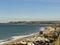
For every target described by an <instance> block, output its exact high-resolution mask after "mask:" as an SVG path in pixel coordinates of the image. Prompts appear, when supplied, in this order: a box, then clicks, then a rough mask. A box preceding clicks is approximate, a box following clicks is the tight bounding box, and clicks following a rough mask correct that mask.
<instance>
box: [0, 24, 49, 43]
mask: <svg viewBox="0 0 60 45" xmlns="http://www.w3.org/2000/svg"><path fill="white" fill-rule="evenodd" d="M47 26H50V24H4V23H1V24H0V43H1V42H4V41H8V40H11V39H13V38H16V37H18V36H26V35H30V34H33V33H36V32H39V31H41V30H43V29H44V27H47Z"/></svg>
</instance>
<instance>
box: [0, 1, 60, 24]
mask: <svg viewBox="0 0 60 45" xmlns="http://www.w3.org/2000/svg"><path fill="white" fill-rule="evenodd" d="M41 20H42V21H45V20H60V0H0V23H5V22H9V21H41Z"/></svg>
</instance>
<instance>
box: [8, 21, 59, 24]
mask: <svg viewBox="0 0 60 45" xmlns="http://www.w3.org/2000/svg"><path fill="white" fill-rule="evenodd" d="M8 23H11V24H60V21H29V22H28V21H11V22H8Z"/></svg>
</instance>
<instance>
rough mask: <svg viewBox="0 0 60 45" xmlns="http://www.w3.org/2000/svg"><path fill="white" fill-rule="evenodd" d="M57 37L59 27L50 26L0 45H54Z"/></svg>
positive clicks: (59, 30)
mask: <svg viewBox="0 0 60 45" xmlns="http://www.w3.org/2000/svg"><path fill="white" fill-rule="evenodd" d="M59 35H60V25H52V26H49V27H46V28H45V29H44V31H40V32H38V33H36V34H33V35H30V36H27V37H23V38H20V39H17V40H14V41H10V42H7V43H4V44H2V45H55V41H56V40H57V39H58V37H59ZM59 40H60V39H59Z"/></svg>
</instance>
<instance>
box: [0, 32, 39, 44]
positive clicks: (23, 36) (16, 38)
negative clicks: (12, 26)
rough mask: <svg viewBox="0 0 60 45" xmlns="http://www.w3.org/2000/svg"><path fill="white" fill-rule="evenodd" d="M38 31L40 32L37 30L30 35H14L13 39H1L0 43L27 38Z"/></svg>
mask: <svg viewBox="0 0 60 45" xmlns="http://www.w3.org/2000/svg"><path fill="white" fill-rule="evenodd" d="M37 33H38V32H35V33H32V34H29V35H22V36H12V39H11V40H7V41H5V40H1V43H0V45H3V44H5V43H9V42H13V41H16V40H18V39H22V38H26V37H29V36H32V35H35V34H37Z"/></svg>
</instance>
